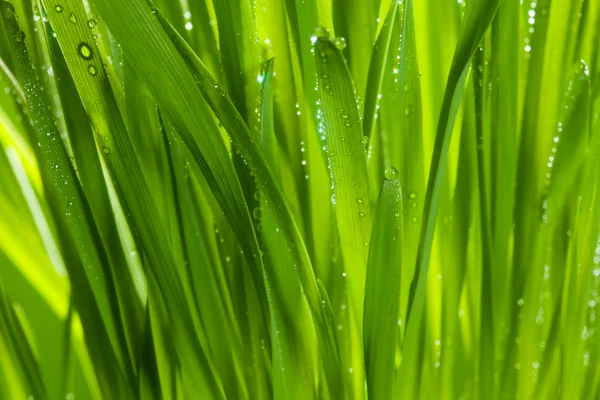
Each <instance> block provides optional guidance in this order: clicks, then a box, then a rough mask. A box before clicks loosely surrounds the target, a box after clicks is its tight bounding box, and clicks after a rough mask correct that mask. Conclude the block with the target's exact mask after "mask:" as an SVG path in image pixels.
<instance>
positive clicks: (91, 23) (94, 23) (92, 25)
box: [88, 18, 98, 29]
mask: <svg viewBox="0 0 600 400" xmlns="http://www.w3.org/2000/svg"><path fill="white" fill-rule="evenodd" d="M88 26H89V27H90V29H94V28H95V27H97V26H98V20H96V19H93V18H92V19H90V20H89V21H88Z"/></svg>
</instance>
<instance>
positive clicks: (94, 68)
mask: <svg viewBox="0 0 600 400" xmlns="http://www.w3.org/2000/svg"><path fill="white" fill-rule="evenodd" d="M88 72H89V73H90V75H92V76H96V74H97V73H98V71H96V67H94V66H93V65H90V66H89V67H88Z"/></svg>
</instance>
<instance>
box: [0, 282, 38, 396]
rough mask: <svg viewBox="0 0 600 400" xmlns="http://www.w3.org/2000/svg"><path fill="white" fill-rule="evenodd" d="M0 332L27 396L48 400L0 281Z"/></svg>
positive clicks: (29, 346)
mask: <svg viewBox="0 0 600 400" xmlns="http://www.w3.org/2000/svg"><path fill="white" fill-rule="evenodd" d="M0 332H2V336H4V341H5V342H6V346H7V347H8V349H9V354H10V353H13V357H12V358H13V360H15V361H16V363H17V365H18V366H19V367H18V368H19V369H20V370H21V373H22V374H23V378H24V379H23V380H24V382H26V384H25V385H24V386H25V387H24V389H25V390H26V391H27V393H28V395H29V396H34V397H35V398H38V399H46V398H48V394H47V392H46V388H45V386H44V382H43V380H42V375H41V371H40V366H39V363H38V360H37V358H36V355H35V353H34V351H33V349H32V347H31V343H30V342H29V340H28V338H27V335H26V334H25V332H24V330H23V326H22V325H21V323H20V321H19V320H18V318H17V315H16V314H15V310H14V309H13V307H12V305H11V303H10V301H9V300H8V297H7V295H6V293H5V290H4V285H3V283H2V281H0ZM24 382H23V383H24Z"/></svg>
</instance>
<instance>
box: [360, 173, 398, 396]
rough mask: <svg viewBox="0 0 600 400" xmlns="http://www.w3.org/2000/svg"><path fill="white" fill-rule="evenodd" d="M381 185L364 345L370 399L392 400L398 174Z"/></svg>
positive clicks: (396, 312) (367, 290)
mask: <svg viewBox="0 0 600 400" xmlns="http://www.w3.org/2000/svg"><path fill="white" fill-rule="evenodd" d="M390 174H392V175H390V176H389V178H391V179H389V180H388V179H386V180H385V181H384V182H383V186H382V188H381V193H380V194H379V200H378V201H377V209H376V211H375V217H374V219H373V229H372V234H371V246H370V249H369V262H368V266H367V282H366V291H365V318H364V328H363V330H364V341H365V343H364V345H365V363H366V369H367V387H368V391H369V397H371V398H374V399H393V398H395V397H394V374H395V358H396V352H395V350H396V345H397V341H398V338H399V335H398V331H399V326H398V325H399V324H398V317H399V313H400V283H401V271H402V248H403V221H402V215H403V209H402V191H401V190H400V182H399V180H398V179H397V177H398V172H397V171H396V170H391V171H390Z"/></svg>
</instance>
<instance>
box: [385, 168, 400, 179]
mask: <svg viewBox="0 0 600 400" xmlns="http://www.w3.org/2000/svg"><path fill="white" fill-rule="evenodd" d="M396 178H398V170H397V169H396V168H394V167H388V168H386V169H385V179H387V180H388V181H391V180H392V179H396Z"/></svg>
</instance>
